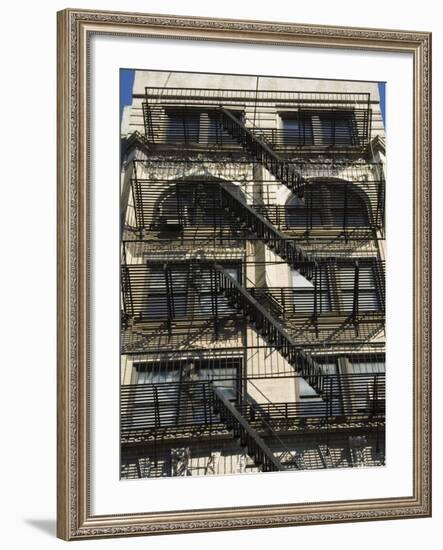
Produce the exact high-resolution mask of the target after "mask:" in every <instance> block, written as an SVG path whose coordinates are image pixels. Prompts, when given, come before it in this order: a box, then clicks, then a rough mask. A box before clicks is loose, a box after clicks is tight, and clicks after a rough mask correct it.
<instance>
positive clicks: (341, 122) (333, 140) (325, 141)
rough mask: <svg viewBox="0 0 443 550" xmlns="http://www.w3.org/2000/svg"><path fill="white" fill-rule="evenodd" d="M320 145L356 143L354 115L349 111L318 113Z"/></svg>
mask: <svg viewBox="0 0 443 550" xmlns="http://www.w3.org/2000/svg"><path fill="white" fill-rule="evenodd" d="M318 120H319V126H320V135H321V144H322V145H339V146H345V145H358V135H357V131H356V127H355V120H354V115H353V113H352V112H351V111H334V112H330V113H319V114H318Z"/></svg>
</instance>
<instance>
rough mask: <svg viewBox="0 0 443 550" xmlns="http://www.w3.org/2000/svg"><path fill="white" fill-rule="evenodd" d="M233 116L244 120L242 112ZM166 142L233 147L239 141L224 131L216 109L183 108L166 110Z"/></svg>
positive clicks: (235, 112)
mask: <svg viewBox="0 0 443 550" xmlns="http://www.w3.org/2000/svg"><path fill="white" fill-rule="evenodd" d="M232 114H233V115H234V116H235V117H236V118H237V119H239V120H240V121H242V120H243V112H242V111H232ZM166 117H167V122H166V125H167V126H166V140H167V141H168V142H179V143H187V144H188V143H189V144H212V145H214V144H216V145H224V144H228V145H233V144H237V145H238V143H237V141H236V140H235V139H234V138H233V137H232V136H231V134H230V133H229V132H228V131H227V130H225V129H224V127H223V125H222V124H221V121H220V116H219V112H218V111H217V110H214V109H197V108H190V107H182V108H179V107H177V108H175V109H167V110H166Z"/></svg>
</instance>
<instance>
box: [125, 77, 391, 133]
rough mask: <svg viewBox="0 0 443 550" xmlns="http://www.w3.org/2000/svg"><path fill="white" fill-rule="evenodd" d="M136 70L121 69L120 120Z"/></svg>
mask: <svg viewBox="0 0 443 550" xmlns="http://www.w3.org/2000/svg"><path fill="white" fill-rule="evenodd" d="M134 76H135V70H134V69H120V120H121V117H122V112H123V107H124V106H125V105H130V104H131V103H132V87H133V85H134ZM378 91H379V94H380V109H381V115H382V117H383V125H384V126H385V128H386V83H385V82H379V83H378Z"/></svg>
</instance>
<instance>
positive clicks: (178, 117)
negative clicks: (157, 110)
mask: <svg viewBox="0 0 443 550" xmlns="http://www.w3.org/2000/svg"><path fill="white" fill-rule="evenodd" d="M166 116H167V129H166V139H167V141H168V142H174V141H176V142H185V143H198V141H199V135H200V111H198V110H192V109H185V108H183V109H179V108H178V109H171V110H167V111H166Z"/></svg>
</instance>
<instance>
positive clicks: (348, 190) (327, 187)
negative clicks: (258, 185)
mask: <svg viewBox="0 0 443 550" xmlns="http://www.w3.org/2000/svg"><path fill="white" fill-rule="evenodd" d="M286 223H287V225H288V227H294V228H296V227H300V228H302V227H306V228H312V227H319V226H326V227H328V226H329V227H356V226H358V227H362V226H367V225H369V216H368V211H367V208H366V205H365V202H364V200H363V198H362V197H361V196H360V195H359V193H358V192H357V191H356V190H355V189H353V188H352V186H351V185H350V184H348V183H323V182H322V183H311V184H310V185H308V187H307V188H306V190H305V194H304V197H303V198H299V197H293V198H292V199H291V200H290V201H289V202H288V204H287V206H286Z"/></svg>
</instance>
